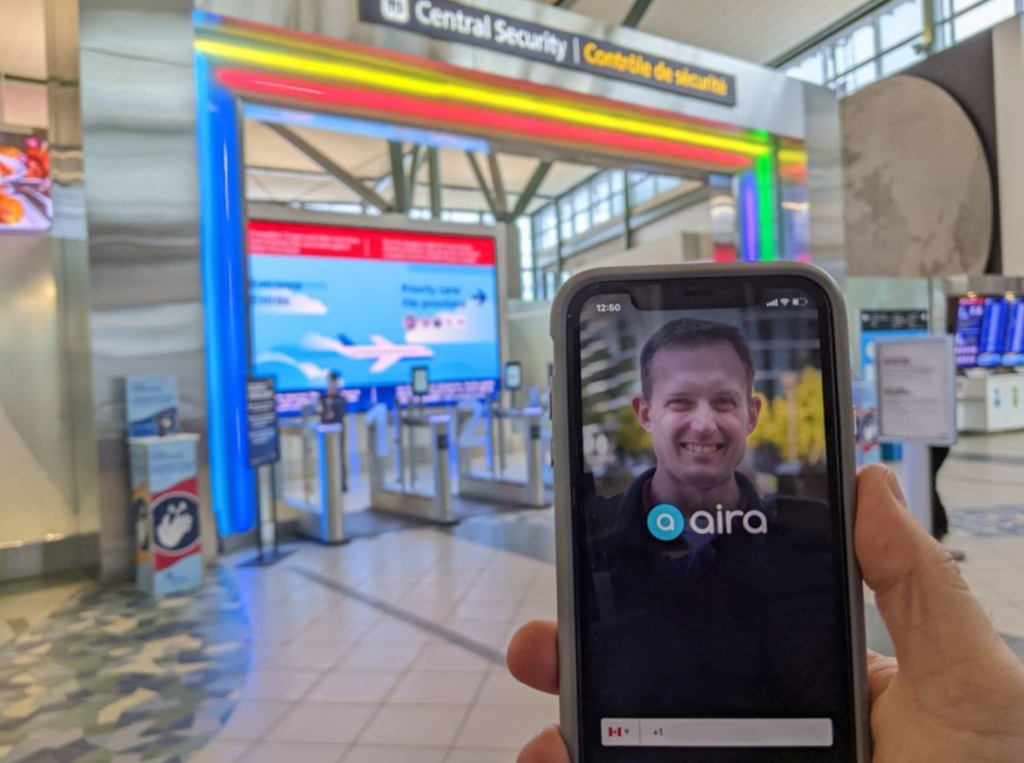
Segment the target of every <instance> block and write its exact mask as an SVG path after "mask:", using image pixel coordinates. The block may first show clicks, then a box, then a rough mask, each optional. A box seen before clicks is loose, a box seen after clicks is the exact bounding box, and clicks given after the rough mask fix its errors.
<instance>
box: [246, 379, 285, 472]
mask: <svg viewBox="0 0 1024 763" xmlns="http://www.w3.org/2000/svg"><path fill="white" fill-rule="evenodd" d="M275 400H276V395H275V392H274V380H273V379H265V378H251V379H249V380H248V382H247V383H246V385H245V403H246V405H245V412H246V420H247V421H248V424H249V427H248V429H249V466H251V467H253V468H256V467H259V466H263V465H264V464H273V463H276V462H277V461H280V460H281V438H280V434H279V432H278V428H277V406H276V404H275Z"/></svg>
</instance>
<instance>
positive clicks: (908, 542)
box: [855, 466, 1019, 680]
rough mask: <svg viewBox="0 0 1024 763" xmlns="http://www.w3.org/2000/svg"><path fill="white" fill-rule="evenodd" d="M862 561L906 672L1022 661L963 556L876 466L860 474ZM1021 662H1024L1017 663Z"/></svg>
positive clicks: (887, 473)
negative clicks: (921, 519)
mask: <svg viewBox="0 0 1024 763" xmlns="http://www.w3.org/2000/svg"><path fill="white" fill-rule="evenodd" d="M855 542H856V548H857V560H858V561H859V562H860V566H861V570H862V572H863V574H864V581H865V582H866V583H867V584H868V586H869V587H870V588H871V589H872V590H873V591H874V592H875V600H876V603H877V604H878V609H879V612H880V613H881V615H882V618H883V619H884V620H885V624H886V626H887V627H888V629H889V634H890V635H891V636H892V641H893V645H894V646H895V649H896V659H897V660H899V665H900V674H901V675H902V676H904V677H906V678H908V680H913V679H914V678H915V677H919V676H927V675H933V674H934V672H935V668H936V666H943V669H948V668H950V667H952V666H955V665H959V664H961V663H963V662H964V660H965V659H969V660H970V661H971V666H970V667H971V669H972V670H977V669H978V668H981V667H984V666H986V665H987V666H989V667H993V668H998V666H1001V665H1005V664H1007V663H1008V662H1012V663H1017V661H1016V660H1015V659H1013V660H1008V657H1010V658H1012V657H1013V655H1012V653H1010V652H1009V649H1008V648H1007V647H1006V645H1005V644H1004V643H1003V642H1002V639H1000V638H999V635H998V634H997V633H996V631H995V628H994V627H993V626H992V623H991V622H990V621H989V619H988V617H987V616H986V615H985V612H984V610H983V609H982V607H981V605H980V604H979V603H978V601H977V600H976V599H975V598H974V596H973V595H972V594H971V592H970V589H968V587H967V584H966V583H965V582H964V579H963V577H962V576H961V575H960V569H959V567H957V565H956V562H954V561H953V559H952V558H951V557H950V555H949V553H948V552H947V551H946V550H945V549H944V548H943V547H942V546H941V545H940V544H939V543H938V542H936V541H935V539H934V538H932V537H931V536H930V535H929V534H928V533H927V532H926V531H925V530H924V528H923V527H921V525H920V524H919V523H918V522H917V521H916V520H915V519H914V517H913V516H912V515H911V513H910V511H908V509H907V506H906V502H905V499H904V497H903V492H902V490H901V489H900V486H899V482H898V481H897V479H896V476H895V475H894V474H893V473H892V471H891V470H890V469H887V468H886V467H884V466H869V467H866V468H865V469H863V470H861V472H860V474H859V476H858V479H857V525H856V532H855ZM1017 664H1018V665H1019V663H1017Z"/></svg>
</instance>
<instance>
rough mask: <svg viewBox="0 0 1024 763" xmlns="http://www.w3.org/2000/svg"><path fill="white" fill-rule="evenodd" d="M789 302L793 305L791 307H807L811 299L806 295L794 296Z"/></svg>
mask: <svg viewBox="0 0 1024 763" xmlns="http://www.w3.org/2000/svg"><path fill="white" fill-rule="evenodd" d="M791 304H792V305H793V307H807V306H808V305H809V304H811V300H809V299H808V298H807V297H794V298H793V301H792V303H791Z"/></svg>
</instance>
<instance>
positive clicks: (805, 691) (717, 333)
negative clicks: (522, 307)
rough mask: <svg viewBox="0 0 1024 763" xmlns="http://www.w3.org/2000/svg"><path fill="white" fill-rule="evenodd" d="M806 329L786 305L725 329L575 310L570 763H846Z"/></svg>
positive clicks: (836, 580) (733, 313)
mask: <svg viewBox="0 0 1024 763" xmlns="http://www.w3.org/2000/svg"><path fill="white" fill-rule="evenodd" d="M761 298H763V301H762V299H761ZM773 301H774V304H775V305H777V306H775V307H768V306H767V305H766V303H770V302H773ZM783 302H785V303H786V304H787V305H789V306H790V307H782V306H781V305H782V303H783ZM655 303H656V304H657V303H658V302H657V300H655ZM794 304H795V305H797V306H798V307H797V308H796V309H793V307H792V305H794ZM822 325H827V323H823V322H822V320H821V318H820V315H819V312H818V310H817V309H816V307H815V302H814V296H813V295H812V294H810V293H808V294H806V295H805V294H800V293H795V292H794V290H786V291H780V292H777V293H775V292H773V291H771V290H769V291H767V292H765V293H761V294H760V295H759V299H758V301H757V302H755V303H752V304H748V305H746V306H744V307H735V308H733V307H730V308H725V309H714V308H712V309H700V310H675V309H672V310H655V309H640V308H638V307H637V306H636V304H635V303H634V302H633V301H632V300H631V298H630V295H624V296H623V295H615V294H608V295H602V296H599V297H593V298H591V299H589V300H587V301H586V302H585V303H583V306H582V308H581V309H580V313H579V324H578V332H579V333H578V353H579V355H578V357H579V374H580V376H579V382H580V387H579V389H580V400H579V403H580V409H579V412H580V417H581V419H582V437H581V441H580V443H579V448H580V454H581V466H582V471H581V472H579V473H577V474H576V475H575V487H574V494H575V498H574V503H575V509H574V517H576V520H575V521H576V522H577V523H578V524H577V530H576V532H577V540H576V545H577V547H578V548H581V549H582V552H581V554H580V558H579V560H578V567H577V576H578V580H580V581H581V585H582V589H583V593H582V594H581V595H580V596H581V597H580V612H579V616H578V620H579V626H578V627H579V628H580V630H581V635H580V637H579V644H580V652H581V656H580V661H581V668H580V675H581V678H580V679H579V680H580V686H581V690H580V695H581V696H580V703H581V707H582V711H581V717H582V718H584V719H588V720H587V725H586V727H584V728H581V730H580V731H581V734H582V737H583V740H584V743H585V749H586V750H587V751H588V757H587V760H591V761H595V762H603V761H641V762H646V761H651V762H652V763H653V762H654V761H659V762H661V761H665V762H666V763H667V762H668V761H677V760H687V761H690V762H691V763H702V762H703V761H724V760H730V761H760V760H773V761H812V760H813V761H823V762H824V761H837V762H838V761H846V760H850V759H852V758H850V757H848V751H849V750H850V749H851V746H852V744H853V742H852V739H853V733H854V732H853V728H852V717H853V711H852V709H851V707H852V706H851V703H852V699H851V698H852V685H851V678H850V675H849V667H848V666H849V665H850V659H851V658H850V656H849V655H850V649H851V645H850V643H849V636H848V624H847V614H846V612H847V609H846V607H847V599H848V594H847V592H846V590H845V588H844V585H843V580H844V572H843V570H844V565H845V559H844V554H843V552H842V549H843V543H844V541H843V534H844V529H843V523H842V516H841V513H840V511H838V510H837V509H836V508H835V506H836V504H835V502H836V501H837V500H838V498H837V496H838V495H839V493H838V492H837V491H838V489H839V488H838V485H839V481H838V477H837V475H836V474H835V473H834V470H832V469H830V464H831V462H832V461H831V459H832V457H831V456H830V448H829V445H828V443H829V442H830V439H829V434H828V433H829V430H830V427H831V426H833V423H832V422H831V421H830V420H829V417H828V416H827V415H826V411H827V410H831V409H830V408H829V406H830V405H831V403H830V402H829V399H830V398H829V397H828V395H827V394H826V385H825V382H824V378H825V377H824V372H823V362H824V361H823V356H825V354H826V353H825V351H824V349H823V342H822V339H821V332H822V329H821V326H822ZM828 394H831V393H828ZM851 436H852V433H851ZM831 441H834V439H833V440H831ZM630 735H632V736H630ZM625 748H629V749H625ZM665 748H674V750H675V751H669V750H667V749H665ZM711 748H730V750H729V754H728V757H722V752H721V751H718V752H715V751H713V750H712V749H711ZM735 748H762V749H761V751H760V752H759V751H758V750H756V749H752V750H751V753H750V757H743V756H741V755H738V754H737V753H736V752H735ZM683 749H685V753H683V752H682V750H683ZM701 750H703V752H701ZM680 755H682V757H680Z"/></svg>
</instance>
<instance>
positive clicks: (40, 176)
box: [0, 131, 53, 233]
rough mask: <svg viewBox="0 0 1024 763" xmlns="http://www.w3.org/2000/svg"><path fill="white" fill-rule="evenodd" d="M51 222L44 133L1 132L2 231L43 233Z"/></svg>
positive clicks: (47, 151) (48, 157)
mask: <svg viewBox="0 0 1024 763" xmlns="http://www.w3.org/2000/svg"><path fill="white" fill-rule="evenodd" d="M52 221H53V204H52V202H51V201H50V145H49V143H48V142H47V141H46V135H45V133H43V132H42V131H34V132H31V133H29V134H19V133H12V132H3V131H0V233H3V232H5V231H10V232H15V233H41V232H43V231H47V230H49V229H50V224H51V223H52Z"/></svg>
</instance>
